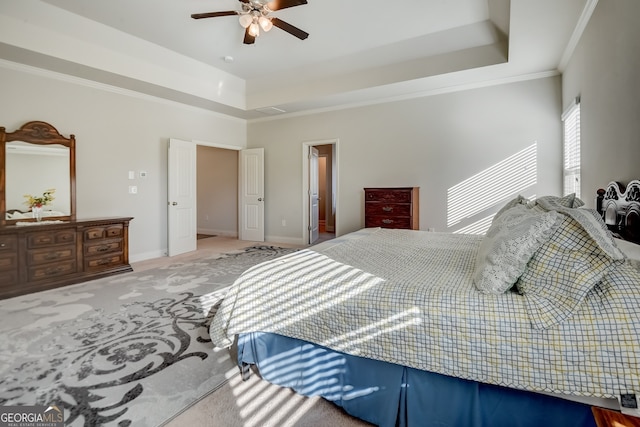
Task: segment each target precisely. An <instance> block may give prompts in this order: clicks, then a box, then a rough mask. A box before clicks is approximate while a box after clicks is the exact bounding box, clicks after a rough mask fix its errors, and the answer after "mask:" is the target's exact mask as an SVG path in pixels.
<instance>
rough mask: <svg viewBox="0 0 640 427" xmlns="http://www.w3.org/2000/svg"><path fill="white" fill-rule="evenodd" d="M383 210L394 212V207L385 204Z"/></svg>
mask: <svg viewBox="0 0 640 427" xmlns="http://www.w3.org/2000/svg"><path fill="white" fill-rule="evenodd" d="M382 210H383V211H385V212H393V207H391V206H383V207H382Z"/></svg>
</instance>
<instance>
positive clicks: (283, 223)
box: [282, 219, 287, 227]
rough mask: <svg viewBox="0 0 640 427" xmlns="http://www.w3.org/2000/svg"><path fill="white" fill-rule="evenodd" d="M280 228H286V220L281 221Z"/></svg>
mask: <svg viewBox="0 0 640 427" xmlns="http://www.w3.org/2000/svg"><path fill="white" fill-rule="evenodd" d="M282 226H283V227H286V226H287V220H286V219H283V220H282Z"/></svg>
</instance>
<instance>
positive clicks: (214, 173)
mask: <svg viewBox="0 0 640 427" xmlns="http://www.w3.org/2000/svg"><path fill="white" fill-rule="evenodd" d="M196 186H197V193H196V198H197V204H196V205H197V233H198V239H202V238H207V237H212V236H222V237H234V238H237V237H238V150H231V149H226V148H219V147H211V146H205V145H197V152H196Z"/></svg>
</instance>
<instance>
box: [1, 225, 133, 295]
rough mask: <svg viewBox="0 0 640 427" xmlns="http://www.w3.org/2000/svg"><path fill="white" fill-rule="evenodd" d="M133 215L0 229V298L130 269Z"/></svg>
mask: <svg viewBox="0 0 640 427" xmlns="http://www.w3.org/2000/svg"><path fill="white" fill-rule="evenodd" d="M131 219H132V218H101V219H93V220H84V221H81V220H78V221H70V222H60V223H42V224H37V225H23V226H7V227H0V299H2V298H9V297H13V296H17V295H22V294H27V293H31V292H37V291H41V290H45V289H52V288H56V287H60V286H65V285H70V284H73V283H79V282H83V281H87V280H91V279H96V278H99V277H104V276H108V275H111V274H116V273H122V272H126V271H132V268H131V265H129V246H128V245H129V243H128V238H129V237H128V229H129V221H130V220H131Z"/></svg>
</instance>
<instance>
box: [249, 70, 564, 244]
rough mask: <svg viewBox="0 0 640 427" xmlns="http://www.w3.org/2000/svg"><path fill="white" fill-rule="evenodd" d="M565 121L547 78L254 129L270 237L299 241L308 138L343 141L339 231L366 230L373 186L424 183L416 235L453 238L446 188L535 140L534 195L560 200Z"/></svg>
mask: <svg viewBox="0 0 640 427" xmlns="http://www.w3.org/2000/svg"><path fill="white" fill-rule="evenodd" d="M560 115H561V88H560V77H551V78H545V79H538V80H531V81H524V82H519V83H511V84H505V85H499V86H493V87H487V88H482V89H475V90H469V91H464V92H456V93H450V94H443V95H437V96H431V97H425V98H419V99H412V100H406V101H400V102H394V103H387V104H381V105H374V106H367V107H361V108H354V109H349V110H341V111H334V112H326V113H320V114H314V115H308V116H301V117H292V118H286V119H280V120H271V121H259V122H250V123H249V126H248V146H249V147H264V148H265V164H266V166H265V198H266V203H265V209H266V211H265V218H266V219H265V224H266V230H265V233H266V235H267V236H268V237H269V238H273V239H282V240H287V241H288V240H295V239H300V240H301V239H302V235H301V233H302V221H303V218H302V208H303V201H302V197H303V196H302V195H303V189H302V161H301V159H302V145H303V142H308V141H318V140H327V139H338V140H339V144H338V150H337V159H338V170H339V172H338V173H339V176H338V212H337V217H336V226H337V230H336V231H337V233H338V234H345V233H347V232H350V231H354V230H357V229H359V228H361V227H362V226H363V224H364V214H363V190H362V189H363V187H368V186H419V187H420V228H421V229H424V230H426V229H427V228H435V229H436V230H437V231H450V228H449V227H447V190H448V189H449V188H450V187H452V186H454V185H456V184H458V183H460V182H461V181H463V180H465V179H467V178H469V177H471V176H473V175H474V174H477V173H479V172H481V171H483V170H485V169H486V168H488V167H490V166H492V165H494V164H495V163H497V162H500V161H501V160H503V159H505V158H507V157H509V156H511V155H513V154H514V153H517V152H518V151H520V150H523V149H524V148H526V147H529V146H531V145H532V144H534V143H536V142H537V153H538V157H537V158H538V170H537V184H536V185H535V186H534V187H533V188H530V189H529V193H535V194H538V195H542V194H560V192H561V167H562V166H561V122H560ZM494 185H495V186H499V185H500V184H499V183H496V184H494ZM499 206H500V203H498V204H497V205H496V206H494V208H493V210H491V209H489V210H488V211H487V212H484V213H488V212H489V211H493V212H495V211H496V210H497V208H498V207H499ZM282 219H286V224H287V226H286V227H283V226H282V225H281V223H282V221H281V220H282ZM474 219H475V218H474ZM461 225H462V224H461Z"/></svg>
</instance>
